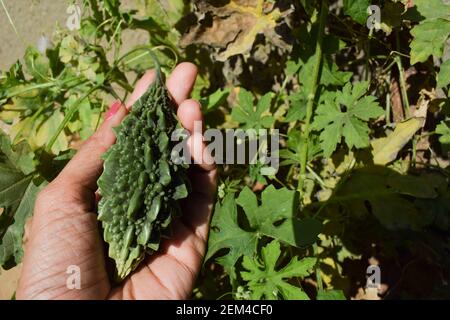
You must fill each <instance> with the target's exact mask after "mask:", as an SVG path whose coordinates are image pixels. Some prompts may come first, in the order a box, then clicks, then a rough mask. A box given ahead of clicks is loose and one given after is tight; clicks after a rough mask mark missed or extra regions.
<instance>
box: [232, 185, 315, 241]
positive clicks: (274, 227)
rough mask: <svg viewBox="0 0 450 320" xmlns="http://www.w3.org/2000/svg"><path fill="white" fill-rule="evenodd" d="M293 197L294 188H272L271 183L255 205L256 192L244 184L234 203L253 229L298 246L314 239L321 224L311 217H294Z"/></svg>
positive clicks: (294, 205) (295, 205) (294, 196)
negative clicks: (259, 203) (240, 209)
mask: <svg viewBox="0 0 450 320" xmlns="http://www.w3.org/2000/svg"><path fill="white" fill-rule="evenodd" d="M296 196H297V193H296V191H294V190H289V189H287V188H282V189H275V187H274V186H273V185H270V186H268V187H267V188H266V189H264V191H263V192H262V194H261V205H258V200H257V198H256V195H255V194H254V193H253V192H252V191H251V190H250V189H249V188H248V187H245V188H244V189H243V190H242V191H241V193H240V194H239V197H238V198H237V199H236V203H237V204H238V205H240V206H241V207H242V208H243V209H244V212H245V214H246V216H247V218H248V221H249V223H250V226H251V227H252V229H253V230H257V232H258V233H260V234H263V235H265V236H268V237H271V238H275V239H278V240H279V241H282V242H286V243H288V244H290V245H292V246H297V247H300V246H305V245H308V244H311V243H313V242H314V241H315V240H316V237H317V235H318V234H319V233H320V230H321V228H322V224H321V223H320V222H319V221H317V220H314V219H304V220H299V219H297V218H295V212H296V208H297V204H296V203H297V199H296Z"/></svg>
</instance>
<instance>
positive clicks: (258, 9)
mask: <svg viewBox="0 0 450 320" xmlns="http://www.w3.org/2000/svg"><path fill="white" fill-rule="evenodd" d="M197 8H198V12H197V15H198V24H197V25H196V26H194V27H192V28H191V29H190V30H189V32H187V33H186V34H184V35H183V37H182V39H181V41H180V46H181V47H186V46H188V45H190V44H194V43H195V44H204V45H207V46H208V47H213V48H215V49H217V51H218V52H219V53H217V54H216V60H218V61H225V60H227V59H228V58H230V57H232V56H234V55H237V54H243V55H246V54H248V53H249V52H250V50H251V49H252V47H253V43H254V42H255V39H256V36H257V35H258V34H264V35H265V36H266V38H267V39H268V42H271V43H274V44H275V45H276V46H281V47H283V48H284V47H290V45H289V44H287V43H286V42H284V41H283V40H282V39H281V40H280V37H279V36H278V35H277V34H276V32H275V27H276V25H277V21H278V20H279V19H280V18H281V17H282V16H286V14H287V13H289V12H291V11H290V10H287V11H283V12H282V13H281V12H280V10H279V9H278V8H276V9H273V10H272V8H273V4H271V3H268V2H265V1H263V0H245V1H244V0H232V1H230V2H229V3H228V4H226V5H224V6H222V7H219V6H217V5H216V6H213V5H212V4H210V3H209V2H207V1H200V2H199V3H198V4H197ZM205 16H208V17H210V18H211V19H205Z"/></svg>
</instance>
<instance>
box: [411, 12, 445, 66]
mask: <svg viewBox="0 0 450 320" xmlns="http://www.w3.org/2000/svg"><path fill="white" fill-rule="evenodd" d="M411 34H412V35H413V37H414V39H413V41H412V42H411V44H410V47H411V64H416V63H418V62H425V61H426V60H427V59H428V57H429V56H430V55H433V56H435V57H436V58H441V57H442V55H443V53H444V45H445V42H446V40H447V38H448V37H449V35H450V21H448V20H444V19H433V20H425V21H423V22H421V23H420V24H419V25H417V26H415V27H414V28H413V29H412V30H411Z"/></svg>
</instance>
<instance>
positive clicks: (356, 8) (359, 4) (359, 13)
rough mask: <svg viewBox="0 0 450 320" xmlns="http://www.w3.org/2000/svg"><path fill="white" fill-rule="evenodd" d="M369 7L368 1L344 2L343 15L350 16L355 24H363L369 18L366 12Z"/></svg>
mask: <svg viewBox="0 0 450 320" xmlns="http://www.w3.org/2000/svg"><path fill="white" fill-rule="evenodd" d="M369 6H370V1H369V0H344V13H345V14H347V15H349V16H351V17H352V18H353V20H355V21H356V22H358V23H360V24H365V23H366V20H367V17H368V16H369V14H368V12H367V8H368V7H369Z"/></svg>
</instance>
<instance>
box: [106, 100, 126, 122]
mask: <svg viewBox="0 0 450 320" xmlns="http://www.w3.org/2000/svg"><path fill="white" fill-rule="evenodd" d="M121 105H122V104H121V103H120V101H119V100H116V101H115V102H114V103H113V104H112V105H111V107H109V110H108V112H107V113H106V115H105V118H106V120H108V119H111V118H112V117H113V116H114V115H115V114H116V113H117V111H119V109H120V106H121Z"/></svg>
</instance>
